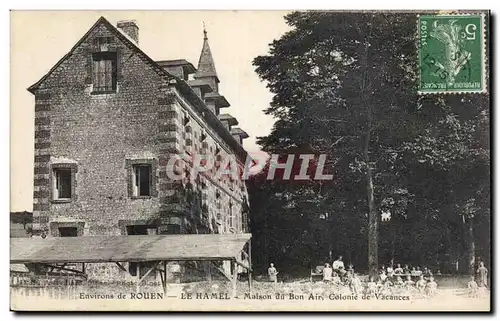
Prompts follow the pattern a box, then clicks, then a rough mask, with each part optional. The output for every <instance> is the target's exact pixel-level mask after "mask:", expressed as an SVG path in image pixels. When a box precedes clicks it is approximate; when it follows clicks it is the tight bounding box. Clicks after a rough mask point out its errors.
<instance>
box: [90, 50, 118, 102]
mask: <svg viewBox="0 0 500 321" xmlns="http://www.w3.org/2000/svg"><path fill="white" fill-rule="evenodd" d="M92 84H93V92H94V93H110V92H115V91H116V52H96V53H94V54H93V55H92Z"/></svg>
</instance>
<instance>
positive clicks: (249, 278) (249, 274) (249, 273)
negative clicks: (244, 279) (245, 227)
mask: <svg viewBox="0 0 500 321" xmlns="http://www.w3.org/2000/svg"><path fill="white" fill-rule="evenodd" d="M248 267H250V269H249V270H248V292H249V293H250V294H252V239H250V240H248Z"/></svg>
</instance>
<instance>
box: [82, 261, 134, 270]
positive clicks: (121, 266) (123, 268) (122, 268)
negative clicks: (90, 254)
mask: <svg viewBox="0 0 500 321" xmlns="http://www.w3.org/2000/svg"><path fill="white" fill-rule="evenodd" d="M115 263H116V265H118V267H119V268H120V270H122V271H125V272H128V271H127V269H126V268H125V267H124V266H123V265H121V264H120V262H115ZM83 264H85V263H83Z"/></svg>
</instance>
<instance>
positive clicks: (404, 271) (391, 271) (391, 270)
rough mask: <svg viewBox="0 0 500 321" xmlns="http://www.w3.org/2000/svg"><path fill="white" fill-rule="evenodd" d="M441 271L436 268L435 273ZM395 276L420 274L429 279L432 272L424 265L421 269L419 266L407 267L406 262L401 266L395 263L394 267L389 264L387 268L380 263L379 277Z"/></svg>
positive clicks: (415, 276)
mask: <svg viewBox="0 0 500 321" xmlns="http://www.w3.org/2000/svg"><path fill="white" fill-rule="evenodd" d="M440 274H441V272H440V271H439V270H438V272H437V275H440ZM397 276H400V277H407V276H410V278H412V277H414V278H418V277H420V276H423V277H424V278H425V279H427V280H428V279H429V278H430V277H431V276H433V274H432V271H431V270H430V269H429V268H427V267H424V269H423V270H421V269H420V267H419V266H417V267H415V266H414V267H411V268H410V267H409V266H408V264H405V266H404V267H401V264H399V263H398V264H397V266H396V267H393V266H392V265H389V266H388V267H387V268H386V267H385V266H384V265H382V268H381V269H380V274H379V277H380V278H381V279H383V280H384V279H385V278H388V277H389V278H393V277H397Z"/></svg>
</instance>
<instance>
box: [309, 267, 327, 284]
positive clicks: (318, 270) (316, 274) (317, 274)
mask: <svg viewBox="0 0 500 321" xmlns="http://www.w3.org/2000/svg"><path fill="white" fill-rule="evenodd" d="M324 267H325V266H324V265H318V266H316V267H315V268H314V269H311V276H310V281H311V282H312V281H313V279H314V278H320V280H323V268H324Z"/></svg>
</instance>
